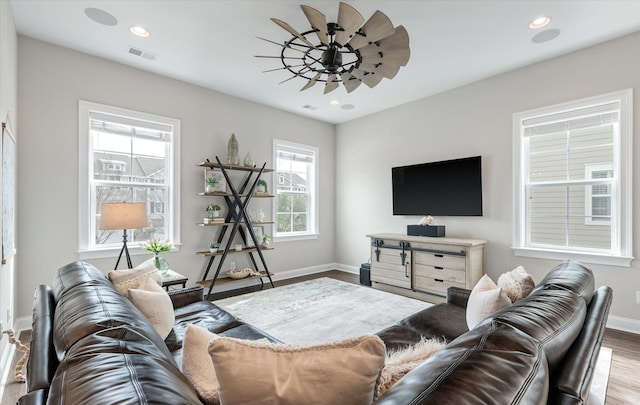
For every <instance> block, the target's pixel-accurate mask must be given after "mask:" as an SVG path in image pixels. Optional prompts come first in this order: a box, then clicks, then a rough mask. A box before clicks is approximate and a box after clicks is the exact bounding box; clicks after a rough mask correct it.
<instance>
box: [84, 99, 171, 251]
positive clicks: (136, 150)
mask: <svg viewBox="0 0 640 405" xmlns="http://www.w3.org/2000/svg"><path fill="white" fill-rule="evenodd" d="M79 133H80V139H79V145H80V148H79V151H80V156H79V159H80V187H79V189H80V218H79V220H80V246H79V250H80V253H81V256H82V257H87V258H91V257H100V256H105V255H110V254H111V251H114V252H115V253H117V251H118V250H119V249H120V248H121V247H122V231H113V230H108V231H107V230H101V229H99V228H100V214H101V207H102V204H104V203H106V202H123V201H126V202H144V203H145V204H146V206H147V217H148V219H149V224H148V226H147V227H146V228H144V229H133V230H131V231H130V232H128V234H129V235H128V242H129V246H130V247H133V248H135V246H136V245H137V243H138V242H140V241H145V240H149V239H153V238H160V239H162V240H169V241H170V242H171V243H172V244H173V245H178V244H179V242H180V241H179V229H180V226H179V195H180V192H179V190H180V184H179V175H178V170H177V168H179V164H180V162H179V156H180V155H179V145H180V121H179V120H176V119H173V118H166V117H159V116H155V115H150V114H146V113H140V112H137V111H130V110H125V109H122V108H116V107H110V106H106V105H100V104H95V103H90V102H85V101H80V104H79ZM96 252H97V253H96ZM105 252H109V253H108V254H105Z"/></svg>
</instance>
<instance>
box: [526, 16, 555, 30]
mask: <svg viewBox="0 0 640 405" xmlns="http://www.w3.org/2000/svg"><path fill="white" fill-rule="evenodd" d="M550 22H551V17H538V18H536V19H535V20H533V21H531V22H530V23H529V28H531V29H532V30H537V29H538V28H542V27H544V26H545V25H547V24H549V23H550Z"/></svg>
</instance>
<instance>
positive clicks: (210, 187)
mask: <svg viewBox="0 0 640 405" xmlns="http://www.w3.org/2000/svg"><path fill="white" fill-rule="evenodd" d="M204 191H205V192H207V193H213V192H215V191H216V186H214V185H212V184H207V187H205V190H204Z"/></svg>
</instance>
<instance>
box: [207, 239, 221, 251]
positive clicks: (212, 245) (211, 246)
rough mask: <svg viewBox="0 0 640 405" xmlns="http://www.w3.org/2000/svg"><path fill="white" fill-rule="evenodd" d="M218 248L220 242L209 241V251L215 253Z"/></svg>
mask: <svg viewBox="0 0 640 405" xmlns="http://www.w3.org/2000/svg"><path fill="white" fill-rule="evenodd" d="M219 248H220V243H218V242H216V241H215V240H212V241H210V242H209V252H211V253H215V252H217V251H218V249H219Z"/></svg>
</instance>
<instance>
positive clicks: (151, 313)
mask: <svg viewBox="0 0 640 405" xmlns="http://www.w3.org/2000/svg"><path fill="white" fill-rule="evenodd" d="M129 300H130V301H131V302H132V303H133V305H135V306H136V308H138V309H139V310H140V312H142V313H143V314H144V316H146V317H147V319H148V320H149V322H150V323H151V325H153V327H154V328H155V329H156V331H157V332H158V334H159V335H160V336H162V339H165V338H166V337H167V336H169V333H170V332H171V329H173V323H174V322H175V320H176V318H175V313H174V311H173V303H172V302H171V298H169V294H167V292H166V291H165V290H164V289H163V288H162V287H160V286H159V285H158V283H156V282H155V281H154V280H152V279H151V278H149V277H147V278H146V279H145V280H144V281H143V282H142V283H141V284H140V286H139V288H130V289H129Z"/></svg>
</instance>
